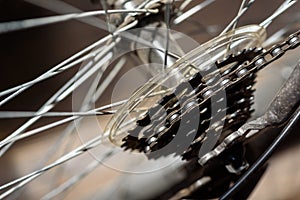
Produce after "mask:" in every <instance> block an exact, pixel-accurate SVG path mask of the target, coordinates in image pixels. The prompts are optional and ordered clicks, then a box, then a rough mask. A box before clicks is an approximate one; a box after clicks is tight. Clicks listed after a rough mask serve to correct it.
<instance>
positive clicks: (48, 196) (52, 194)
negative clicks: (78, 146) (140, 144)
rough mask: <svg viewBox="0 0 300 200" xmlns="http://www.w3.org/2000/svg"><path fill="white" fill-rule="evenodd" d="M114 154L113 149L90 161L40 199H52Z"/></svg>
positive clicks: (67, 189) (70, 187)
mask: <svg viewBox="0 0 300 200" xmlns="http://www.w3.org/2000/svg"><path fill="white" fill-rule="evenodd" d="M113 155H114V152H113V151H109V152H108V153H105V155H104V156H102V157H101V159H99V160H94V161H93V162H91V163H90V164H89V165H88V166H87V167H86V168H85V169H84V170H82V171H81V172H80V173H78V174H76V175H75V176H73V177H71V178H70V179H69V180H67V181H65V182H64V183H63V184H61V185H60V186H58V187H57V188H55V189H54V190H52V191H50V192H49V193H48V194H46V195H45V196H43V197H42V198H41V199H43V200H47V199H53V198H54V197H56V196H58V195H59V194H62V193H65V192H67V191H69V190H70V189H72V187H73V186H74V185H75V184H77V183H79V182H80V181H81V180H82V179H84V178H85V177H86V176H87V175H89V174H90V173H92V172H93V171H94V170H95V169H96V168H97V167H98V166H99V165H101V164H102V162H103V161H105V160H107V159H108V158H110V157H112V156H113Z"/></svg>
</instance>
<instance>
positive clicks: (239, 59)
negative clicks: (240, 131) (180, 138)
mask: <svg viewBox="0 0 300 200" xmlns="http://www.w3.org/2000/svg"><path fill="white" fill-rule="evenodd" d="M259 53H261V50H260V49H251V50H247V51H246V50H245V51H243V52H240V53H239V54H237V55H230V56H228V57H227V58H226V59H224V60H222V61H219V62H218V63H217V66H218V67H219V69H220V71H221V73H222V74H224V75H227V74H228V73H230V71H231V70H235V66H239V65H240V64H241V63H243V62H244V61H246V60H249V61H250V60H251V59H252V58H254V57H255V56H256V55H258V54H259ZM228 64H231V66H230V67H228V66H227V65H228ZM232 64H234V65H232ZM224 68H225V69H224ZM213 73H215V72H212V73H210V74H208V75H207V76H205V77H202V76H201V74H200V73H197V74H195V75H194V76H193V77H192V78H191V79H190V80H189V81H188V83H185V82H184V83H182V84H181V85H179V86H178V87H177V88H176V90H178V91H177V92H174V93H175V94H180V93H181V91H182V90H184V89H185V88H186V86H185V85H186V84H190V85H192V87H193V88H194V91H199V92H196V94H198V96H197V99H199V102H201V105H195V104H193V102H192V101H191V102H190V103H188V102H189V101H188V100H183V101H185V102H184V103H183V104H182V107H184V106H186V108H187V109H188V110H190V108H191V107H192V109H193V110H194V111H196V110H199V111H200V116H201V121H200V123H199V127H198V128H197V127H190V128H189V125H188V124H187V125H186V128H185V129H186V130H189V129H191V130H190V131H195V132H197V134H196V137H195V140H194V142H193V143H191V146H190V148H189V149H188V150H187V152H185V153H184V155H183V157H184V158H185V159H191V158H192V157H194V156H195V154H197V152H198V151H199V148H200V145H198V144H201V143H202V142H203V139H205V138H204V134H205V132H208V130H207V129H208V128H209V122H210V121H211V118H212V117H216V116H211V114H210V106H211V105H210V102H207V103H205V104H203V103H204V100H203V97H204V98H206V97H205V96H206V95H205V94H206V93H207V92H209V91H210V90H206V92H203V90H204V89H205V87H207V86H206V84H205V83H204V82H202V81H201V80H202V79H206V80H207V81H206V82H208V81H209V80H211V79H214V78H215V77H214V76H213ZM209 78H210V79H209ZM254 78H255V76H249V77H248V78H245V81H243V83H242V84H239V85H235V86H233V87H230V88H228V89H227V90H226V92H227V93H228V94H227V102H228V107H227V110H225V111H226V112H227V115H226V118H225V119H221V120H225V123H226V128H224V129H223V131H228V130H229V129H232V128H234V127H238V126H239V125H241V124H243V123H244V122H245V121H246V120H247V119H248V118H249V117H250V114H251V111H250V106H251V104H252V103H251V102H252V93H253V90H252V89H251V86H252V85H253V83H254ZM217 81H218V80H217ZM220 84H224V81H222V82H221V83H220ZM249 86H250V87H249ZM200 91H202V92H200ZM204 91H205V90H204ZM186 93H187V94H189V93H190V94H192V95H194V94H195V92H194V93H193V92H192V91H186ZM175 94H174V95H169V96H165V97H164V98H163V99H162V100H161V101H160V102H159V103H158V104H157V106H156V107H153V108H151V109H149V111H148V115H146V116H145V117H144V118H143V119H140V120H138V121H137V124H138V125H139V126H138V127H137V128H136V129H133V130H132V131H130V134H129V135H128V136H127V137H125V138H124V139H123V140H124V143H123V145H122V147H124V148H125V149H131V150H135V149H136V150H139V151H144V152H145V153H148V152H149V151H155V150H156V149H159V148H161V147H163V146H164V145H165V144H167V143H168V141H170V140H171V139H172V138H173V137H174V136H172V135H173V134H176V131H177V129H176V127H177V126H176V122H177V123H178V121H179V120H178V119H180V120H181V123H183V122H182V120H183V119H182V115H184V113H183V111H184V108H181V107H180V106H173V105H176V102H178V101H180V100H182V98H183V99H190V97H189V96H188V95H183V96H182V97H180V96H178V95H177V96H176V95H175ZM201 94H203V97H201ZM210 95H211V94H209V95H207V96H210ZM198 106H199V107H198ZM212 106H217V105H212ZM161 108H164V109H165V110H166V111H167V113H174V114H170V115H169V116H170V117H168V116H167V117H166V118H167V119H168V118H169V119H170V122H171V124H170V125H168V128H167V127H166V124H165V125H164V122H165V118H159V117H160V115H161V114H162V113H161V111H162V110H163V109H161ZM195 109H196V110H195ZM159 110H160V111H159ZM174 111H175V112H174ZM199 111H198V112H199ZM176 112H178V113H179V112H181V113H182V114H181V116H180V115H178V114H176ZM189 112H190V111H189ZM220 112H222V111H220ZM154 113H155V114H154ZM150 116H151V118H152V119H153V118H154V117H155V116H157V117H158V118H159V120H157V121H155V120H154V121H152V122H151V121H150ZM175 116H176V117H175ZM154 119H155V118H154ZM174 120H177V121H174ZM150 123H151V124H150ZM184 124H186V122H184ZM141 125H142V126H147V125H151V126H150V127H147V129H145V130H144V131H143V130H141V127H140V126H141ZM183 126H184V125H183ZM155 127H160V128H156V130H157V132H158V134H155V132H156V131H155V129H154V130H153V128H155ZM214 128H218V126H216V127H213V126H212V128H211V129H212V130H211V131H214V130H213V129H214ZM188 132H189V131H187V132H186V134H188ZM141 133H142V135H144V136H146V138H139V137H138V135H139V134H141ZM172 133H173V134H172ZM168 135H169V136H168ZM197 141H199V142H197ZM178 145H180V144H178ZM179 149H180V148H177V149H176V152H169V153H170V154H171V153H176V154H178V155H180V154H182V153H183V151H184V150H185V149H182V150H180V151H179ZM166 155H168V154H166ZM166 155H165V154H164V155H160V156H166Z"/></svg>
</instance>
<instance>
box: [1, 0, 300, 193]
mask: <svg viewBox="0 0 300 200" xmlns="http://www.w3.org/2000/svg"><path fill="white" fill-rule="evenodd" d="M281 3H282V2H280V1H278V2H275V3H274V2H267V1H266V2H252V1H243V2H242V3H241V2H240V1H228V4H224V3H223V2H220V1H209V0H208V1H201V2H198V1H182V2H180V1H179V2H176V1H175V2H173V1H170V2H169V1H138V0H137V1H128V2H127V1H124V2H123V1H96V2H94V3H91V2H89V1H79V0H78V1H73V2H72V5H71V4H68V3H67V2H65V1H58V0H55V1H51V2H47V1H35V0H26V1H24V2H23V1H22V2H6V1H1V2H0V4H1V6H0V7H1V8H0V9H1V11H2V12H1V13H2V15H1V21H2V23H1V24H0V30H1V31H0V32H1V35H0V37H1V48H2V51H1V52H2V54H1V58H2V59H1V60H2V63H3V66H10V67H5V68H3V73H1V75H2V76H3V77H1V81H2V82H1V91H2V92H1V93H0V95H1V98H2V99H1V102H0V105H1V110H2V111H1V117H2V118H3V119H2V122H1V123H2V125H1V126H2V127H3V128H2V133H1V139H2V141H1V143H0V144H1V145H0V146H1V150H0V151H1V156H2V157H1V160H2V161H1V163H3V164H1V167H2V168H3V170H2V172H4V173H3V175H2V176H3V177H4V178H3V181H1V183H2V186H1V188H0V189H1V191H2V192H3V193H2V194H1V197H2V198H4V197H8V198H12V199H13V198H22V199H24V198H28V199H32V198H34V199H35V198H44V199H52V198H68V199H69V198H70V199H71V198H79V197H80V198H89V199H90V198H97V199H98V198H102V199H106V198H113V199H119V198H130V199H145V198H152V197H155V195H156V194H159V193H160V192H163V191H164V190H167V189H168V188H169V186H171V185H172V184H174V183H180V182H184V177H185V174H184V173H183V172H182V166H185V165H186V164H187V163H189V161H185V160H181V158H180V156H179V155H178V156H175V157H174V156H173V153H177V154H181V153H182V152H181V151H179V152H175V151H173V150H174V149H173V148H171V150H168V152H166V151H164V153H165V154H166V155H164V154H163V155H164V156H161V154H159V155H158V156H157V155H153V156H152V157H151V156H150V157H149V156H145V154H143V153H137V152H136V151H128V150H127V151H124V149H125V148H128V149H133V150H136V149H138V148H136V147H133V146H135V145H133V146H130V145H127V146H126V145H125V147H124V146H123V147H121V146H122V145H123V144H124V143H123V139H124V138H126V136H128V135H122V134H119V132H120V131H119V130H121V129H120V127H122V128H123V127H125V131H124V129H122V133H124V132H128V130H130V129H132V125H134V123H133V122H135V121H137V120H141V119H142V118H143V117H144V116H145V110H146V111H147V109H149V108H150V107H152V106H153V104H155V103H156V102H157V101H158V100H159V99H162V98H164V97H165V96H167V95H169V92H170V90H172V89H174V88H176V87H177V86H178V85H180V83H181V82H182V81H184V80H188V79H189V78H190V77H191V76H193V75H194V74H195V73H196V71H195V69H194V67H193V65H194V66H195V65H196V66H198V65H200V64H198V63H197V62H198V61H195V60H197V59H199V56H200V58H201V62H202V64H203V63H204V61H207V62H208V61H209V62H210V63H214V62H215V61H216V60H220V59H221V58H224V57H226V56H229V54H231V53H233V54H238V51H242V52H243V49H249V48H251V47H260V46H262V47H267V46H270V45H271V44H275V43H277V42H279V41H280V40H281V39H282V37H285V36H286V35H289V34H290V33H292V32H293V31H295V30H297V29H299V20H300V19H298V18H297V17H295V18H293V19H290V18H291V16H293V15H295V13H297V12H299V9H298V7H299V3H296V4H294V1H285V4H283V5H285V7H284V6H283V7H281V8H282V12H283V14H282V15H280V16H278V18H276V19H275V18H274V19H272V18H271V19H272V20H271V19H270V18H268V17H269V16H270V15H271V14H274V13H275V14H274V16H276V17H277V15H279V14H280V12H279V13H278V12H277V13H276V12H274V11H275V10H276V9H277V8H278V7H279V5H281ZM290 6H291V7H290ZM77 7H79V8H81V9H78V8H77ZM266 7H267V8H268V9H266ZM288 8H289V9H288ZM81 10H84V11H81ZM87 10H93V11H87ZM223 10H226V13H225V14H223V12H222V11H223ZM266 10H267V11H266ZM21 11H22V12H21ZM11 12H13V14H11ZM67 13H69V14H67ZM70 13H71V14H70ZM74 13H75V14H74ZM58 14H60V15H59V16H57V15H58ZM53 15H55V16H56V17H45V16H53ZM98 15H99V16H100V17H95V16H98ZM42 17H43V18H42ZM31 18H36V19H35V20H29V21H24V19H25V20H26V19H31ZM235 18H236V19H235ZM202 19H203V20H202ZM265 19H268V20H269V21H268V20H267V21H264V20H265ZM68 20H70V21H68ZM20 21H21V22H20ZM270 21H274V22H273V23H271V24H270V25H269V24H268V22H270ZM261 22H264V23H265V24H263V25H264V26H266V28H267V33H268V35H271V36H272V33H275V32H277V31H278V30H279V32H277V35H275V36H274V37H268V38H267V40H266V41H265V42H264V41H263V37H264V35H265V32H264V30H263V31H262V33H259V34H258V32H259V31H257V30H256V29H255V30H254V31H253V30H252V29H251V30H249V29H243V28H240V29H239V27H244V25H248V24H259V23H261ZM228 24H230V26H227V25H228ZM261 24H262V23H261ZM263 25H262V26H263ZM255 27H256V28H257V26H255ZM170 28H171V29H174V30H170ZM102 29H104V30H102ZM224 29H225V31H223V30H224ZM222 31H223V32H224V33H222V34H225V32H229V33H230V31H231V35H230V34H229V33H227V35H226V34H225V35H226V36H227V37H226V40H225V39H224V40H221V39H220V40H216V39H215V40H214V39H213V38H216V37H217V36H218V35H219V34H220V33H221V32H222ZM239 31H240V32H239ZM251 31H252V32H251ZM280 31H281V32H280ZM238 33H240V37H241V38H243V39H241V38H238V37H237V34H238ZM252 33H253V34H252ZM187 35H188V36H190V37H188V36H187ZM235 38H238V39H236V41H237V42H236V41H235V40H234V39H235ZM210 39H212V40H210ZM208 40H210V43H207V45H206V46H208V47H206V46H205V45H204V46H203V45H202V46H200V45H201V44H202V43H205V42H206V41H208ZM95 41H96V42H95ZM240 41H242V42H240ZM253 41H254V42H253ZM226 42H227V43H226ZM235 42H236V43H235ZM228 43H230V45H229V44H228ZM89 44H91V45H90V46H89V47H88V48H86V46H87V45H89ZM232 44H236V45H232ZM211 45H212V46H213V45H216V46H217V47H216V48H215V49H213V48H211ZM218 45H219V46H218ZM198 46H200V47H201V48H198ZM149 47H150V49H152V50H149ZM228 48H229V49H228ZM80 49H84V50H82V51H81V50H80ZM220 49H221V50H220ZM224 49H225V50H226V51H225V50H224ZM208 50H211V51H210V52H209V53H207V51H208ZM78 51H79V52H80V53H76V52H78ZM224 51H225V53H224ZM54 52H55V53H54ZM216 52H218V53H216ZM74 53H75V56H72V55H73V54H74ZM244 53H245V52H244ZM242 54H243V53H242ZM249 54H250V53H249ZM17 56H18V57H17ZM15 58H18V59H15ZM65 58H67V59H65ZM284 58H286V61H283V62H286V63H293V64H294V63H296V62H297V61H296V60H297V59H299V58H298V57H297V55H291V56H286V57H284ZM178 59H179V61H178ZM180 59H181V61H182V60H184V61H191V60H193V62H192V63H193V64H192V65H191V66H190V67H189V68H178V67H177V66H179V65H180V64H181V63H182V62H181V63H180ZM60 60H64V61H62V62H61V63H60V64H58V65H56V64H57V63H59V61H60ZM195 62H196V64H195ZM199 62H200V61H199ZM21 64H22V65H21ZM206 65H207V63H206V64H205V65H204V64H203V67H204V68H205V66H206ZM286 65H288V66H290V65H292V64H286ZM49 66H54V68H52V67H49ZM277 66H279V64H277ZM198 67H199V66H198ZM275 67H276V66H275ZM173 69H176V72H178V71H177V70H178V69H179V71H180V73H179V74H178V73H173V71H172V70H173ZM200 69H201V70H202V68H200ZM267 69H270V70H271V72H265V73H266V74H270V73H273V72H274V67H273V66H272V67H270V68H267ZM22 70H24V71H22ZM196 70H197V69H196ZM280 70H284V71H285V73H288V72H290V70H291V67H284V68H282V69H280ZM204 71H205V70H204ZM207 73H208V72H207ZM40 74H41V75H40ZM157 74H164V75H167V76H168V77H169V78H168V80H166V81H165V80H164V82H163V83H162V84H160V85H156V86H155V88H152V87H148V86H147V84H148V83H149V82H147V81H148V80H149V79H150V78H151V77H153V76H154V78H152V79H150V83H153V80H155V81H154V83H155V84H156V83H157V82H160V81H161V80H162V77H164V76H163V75H157ZM205 75H206V74H205ZM266 76H267V75H264V76H262V77H266ZM280 76H281V75H280ZM285 76H286V75H285ZM8 77H9V78H8ZM36 77H37V78H36ZM260 79H261V78H260V77H259V78H258V83H260V82H262V81H260ZM281 79H282V82H283V80H284V78H281ZM28 80H29V81H28ZM151 81H152V82H151ZM251 81H252V82H253V81H254V80H251ZM282 82H281V83H279V81H277V83H278V86H277V87H275V85H272V87H271V88H272V89H273V90H274V92H275V91H277V90H278V87H279V86H280V85H281V84H282ZM145 83H146V84H145ZM251 84H252V83H251ZM272 84H273V82H272ZM143 85H145V86H144V88H146V89H140V90H138V91H137V92H136V90H137V89H138V88H139V86H141V87H142V86H143ZM264 86H267V84H265V83H264V82H262V84H259V85H258V86H257V88H258V93H257V96H258V97H255V103H258V102H259V101H263V102H269V101H270V98H271V97H272V96H274V93H272V94H270V95H269V98H267V95H266V94H265V93H264V94H263V95H262V94H260V93H259V92H260V91H259V88H262V87H264ZM142 88H143V87H142ZM149 88H150V89H149ZM269 88H270V86H268V89H269ZM238 89H239V87H238ZM234 90H236V88H235V89H234ZM139 91H140V92H139ZM134 92H135V95H134V96H133V97H131V102H135V101H133V100H134V99H139V101H137V102H138V103H139V105H138V106H136V105H134V106H132V105H131V104H130V103H128V102H127V104H125V102H126V99H128V98H130V96H131V94H132V93H134ZM178 95H179V96H180V94H177V95H176V96H178ZM223 95H225V96H226V94H223ZM250 96H251V95H250ZM261 97H265V98H266V99H264V100H260V98H261ZM145 98H146V99H147V101H142V104H140V102H141V101H140V99H145ZM228 98H229V97H228ZM257 99H258V100H259V101H258V100H257ZM124 100H125V101H124ZM228 100H229V99H228ZM248 100H249V103H250V102H252V100H251V99H250V97H249V99H248ZM232 101H233V102H235V101H238V100H235V99H234V98H233V100H232ZM250 104H251V103H250ZM243 106H245V107H247V109H246V111H245V112H246V113H242V114H246V117H245V118H242V117H241V116H242V114H241V115H239V117H241V119H239V120H241V121H239V123H237V124H235V125H234V128H236V127H238V126H239V125H240V124H243V123H245V121H246V120H247V119H248V118H249V116H250V114H251V108H250V107H249V106H250V105H247V106H246V105H243ZM264 106H265V105H261V104H258V105H255V107H256V108H257V109H256V110H258V112H256V113H254V115H260V114H261V113H259V112H263V110H264V109H263V107H264ZM133 107H134V108H133ZM116 110H118V111H117V114H116ZM126 111H130V112H128V113H127V115H125V114H124V113H126ZM216 112H217V111H216ZM243 112H244V111H243ZM123 114H124V115H123ZM166 114H167V115H168V114H169V113H166ZM224 115H225V114H224ZM117 116H121V117H122V116H123V117H124V118H126V120H128V121H129V123H127V122H125V121H124V120H123V119H121V118H118V117H117ZM161 116H165V114H164V113H163V114H162V115H161ZM111 118H112V119H111ZM196 118H197V119H196V121H197V120H198V121H199V120H201V119H200V116H198V117H196ZM218 119H219V118H214V120H215V121H218ZM109 120H111V121H110V123H109V125H108V126H107V124H108V121H109ZM116 122H119V123H117V124H116ZM197 123H198V122H197ZM24 124H25V125H24ZM213 124H214V123H213V122H211V125H213ZM105 128H106V131H105ZM113 129H114V131H112V130H113ZM111 131H112V132H111ZM118 131H119V132H118ZM184 131H186V130H184ZM117 132H118V133H117ZM109 134H110V136H111V137H110V140H109V138H107V136H108V135H109ZM116 136H117V138H116ZM194 136H195V135H194ZM139 139H140V138H139ZM129 142H130V141H129ZM191 142H193V138H190V140H186V142H185V143H184V142H183V144H181V148H182V151H184V150H186V149H187V148H188V147H189V145H190V143H191ZM113 143H114V144H113ZM127 143H128V141H127ZM176 145H177V143H176ZM214 145H215V144H213V145H212V147H213V146H214ZM212 147H210V148H212ZM181 148H178V149H181ZM157 149H160V148H159V147H157ZM172 149H173V150H172ZM143 151H144V149H143ZM169 151H170V152H169ZM206 152H207V150H206ZM153 158H155V159H153ZM190 165H192V164H190ZM6 171H8V172H9V173H6ZM174 174H176V175H174ZM158 182H159V184H158Z"/></svg>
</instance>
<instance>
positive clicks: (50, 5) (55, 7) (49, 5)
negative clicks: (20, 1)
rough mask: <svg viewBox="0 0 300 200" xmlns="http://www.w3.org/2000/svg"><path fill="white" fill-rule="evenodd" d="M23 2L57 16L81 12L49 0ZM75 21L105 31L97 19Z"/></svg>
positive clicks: (65, 4)
mask: <svg viewBox="0 0 300 200" xmlns="http://www.w3.org/2000/svg"><path fill="white" fill-rule="evenodd" d="M25 1H26V2H29V3H31V4H33V5H36V6H39V7H41V8H44V9H47V10H50V11H52V12H55V13H58V14H66V13H72V12H82V10H80V9H78V8H76V7H74V6H72V5H70V4H68V3H66V2H63V1H60V0H51V1H48V0H25ZM76 20H78V21H80V22H82V23H85V24H88V25H90V26H93V27H96V28H98V29H101V30H106V25H105V23H104V22H103V21H102V20H101V19H99V18H97V17H87V18H79V19H76Z"/></svg>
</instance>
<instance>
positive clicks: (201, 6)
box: [173, 0, 216, 25]
mask: <svg viewBox="0 0 300 200" xmlns="http://www.w3.org/2000/svg"><path fill="white" fill-rule="evenodd" d="M215 1H216V0H205V1H203V2H201V3H199V4H198V5H196V6H194V7H193V8H191V9H189V10H188V11H186V12H185V13H182V14H181V15H180V16H178V17H177V18H175V19H174V21H173V23H174V24H176V25H177V24H180V23H181V22H183V21H184V20H186V19H188V18H190V17H191V16H192V15H194V14H196V13H197V12H199V11H201V10H202V9H204V8H206V7H207V6H208V5H210V4H211V3H213V2H215Z"/></svg>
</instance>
